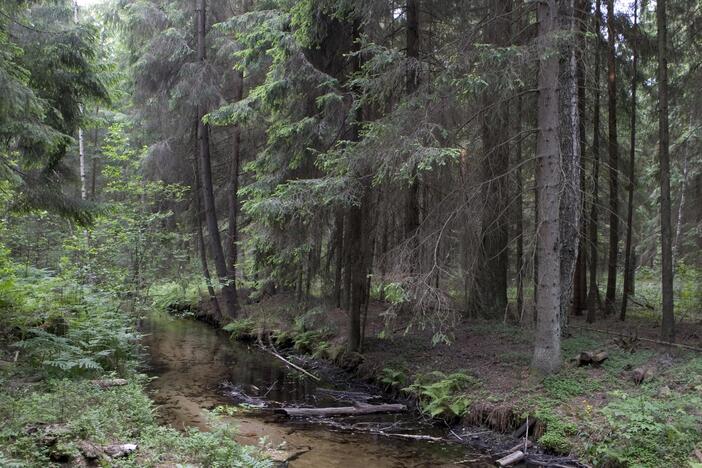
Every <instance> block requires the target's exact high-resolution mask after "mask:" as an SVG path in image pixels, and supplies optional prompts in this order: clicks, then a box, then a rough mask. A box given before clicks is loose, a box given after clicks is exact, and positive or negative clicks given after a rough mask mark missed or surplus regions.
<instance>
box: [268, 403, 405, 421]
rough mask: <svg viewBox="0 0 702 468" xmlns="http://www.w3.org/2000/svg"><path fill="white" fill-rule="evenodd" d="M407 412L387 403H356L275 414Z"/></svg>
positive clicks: (277, 411)
mask: <svg viewBox="0 0 702 468" xmlns="http://www.w3.org/2000/svg"><path fill="white" fill-rule="evenodd" d="M403 411H407V407H406V406H405V405H402V404H399V403H389V404H382V405H368V404H365V403H356V404H355V405H354V406H339V407H331V408H277V409H276V410H275V412H276V413H284V414H286V415H288V416H303V417H304V416H313V417H320V418H323V417H327V416H357V415H363V414H376V413H401V412H403Z"/></svg>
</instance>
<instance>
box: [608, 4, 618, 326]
mask: <svg viewBox="0 0 702 468" xmlns="http://www.w3.org/2000/svg"><path fill="white" fill-rule="evenodd" d="M616 37H617V36H616V33H615V30H614V0H607V42H608V54H607V94H608V97H609V99H608V109H607V110H608V115H609V116H608V119H609V135H608V141H609V143H608V148H609V258H608V260H607V292H606V294H605V313H606V314H608V315H609V314H611V313H613V312H614V301H615V299H616V294H617V255H618V254H619V183H618V179H617V177H618V175H619V145H618V143H617V68H616V56H615V53H616Z"/></svg>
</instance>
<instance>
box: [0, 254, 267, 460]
mask: <svg viewBox="0 0 702 468" xmlns="http://www.w3.org/2000/svg"><path fill="white" fill-rule="evenodd" d="M0 253H1V252H0ZM0 269H2V270H3V273H4V274H6V276H5V277H4V278H3V280H2V281H0V421H2V424H0V466H2V467H6V466H7V467H12V466H22V467H51V466H66V464H70V465H77V466H82V465H84V464H85V461H84V459H83V458H82V454H81V451H80V449H79V447H81V446H84V445H85V444H87V443H90V444H94V445H95V446H98V447H99V446H106V445H110V444H125V443H130V444H137V446H138V448H137V450H136V451H135V452H134V453H132V454H131V455H129V456H127V457H125V458H119V459H110V458H108V457H107V456H103V457H102V458H101V461H100V465H101V466H130V467H149V466H207V467H210V466H212V467H267V466H270V463H269V461H268V460H266V459H264V458H263V457H262V455H261V453H262V452H261V449H260V448H257V447H245V446H241V445H239V444H237V443H236V442H235V440H234V428H232V427H230V426H227V425H226V424H224V423H223V422H222V421H221V420H220V419H218V417H217V416H215V415H212V420H211V427H212V430H211V431H209V432H200V431H197V430H195V429H191V430H188V431H186V432H180V431H177V430H175V429H173V428H170V427H165V426H161V425H159V423H158V421H157V419H156V417H155V411H156V408H155V407H154V405H153V403H152V401H151V400H150V398H149V396H148V395H147V393H146V390H145V388H146V387H145V386H146V384H147V383H148V378H147V377H146V376H144V375H142V374H140V373H139V372H138V368H139V362H140V357H139V356H140V349H139V343H138V339H139V334H138V333H137V331H136V316H134V315H133V314H132V313H130V312H127V311H124V310H122V309H121V308H120V301H118V300H117V298H115V297H114V296H112V295H110V294H103V293H100V292H98V291H95V290H93V289H92V288H89V287H86V286H83V285H81V284H80V283H79V282H77V281H75V280H74V279H73V278H72V277H71V276H69V275H55V274H53V273H51V272H49V271H43V270H32V269H23V270H24V271H18V269H17V268H16V267H15V265H13V264H12V263H11V262H10V261H9V260H8V259H7V258H6V257H5V258H0ZM122 303H123V302H122ZM116 378H119V379H124V380H126V382H127V384H126V385H120V386H113V387H109V388H102V387H101V386H100V385H98V383H99V382H103V381H105V380H110V379H116Z"/></svg>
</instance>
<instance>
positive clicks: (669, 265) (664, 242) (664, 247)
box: [656, 0, 675, 342]
mask: <svg viewBox="0 0 702 468" xmlns="http://www.w3.org/2000/svg"><path fill="white" fill-rule="evenodd" d="M667 21H668V20H667V18H666V0H658V2H657V4H656V23H657V25H658V134H659V136H658V138H659V142H658V159H659V163H660V184H661V281H662V293H663V310H662V320H661V339H662V340H664V341H670V342H673V341H675V310H674V308H673V248H672V247H673V246H672V241H673V239H672V232H671V231H672V229H671V213H670V212H671V207H670V154H669V151H670V149H669V144H670V141H669V134H668V132H669V129H668V50H667V47H668V25H667Z"/></svg>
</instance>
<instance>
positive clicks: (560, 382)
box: [543, 368, 599, 401]
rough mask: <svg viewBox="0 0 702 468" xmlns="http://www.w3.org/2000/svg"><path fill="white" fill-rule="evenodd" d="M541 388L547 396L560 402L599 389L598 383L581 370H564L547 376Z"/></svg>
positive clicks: (585, 371)
mask: <svg viewBox="0 0 702 468" xmlns="http://www.w3.org/2000/svg"><path fill="white" fill-rule="evenodd" d="M543 386H544V389H546V391H547V392H548V394H549V396H551V397H552V398H554V399H557V400H560V401H567V400H569V399H570V398H573V397H576V396H580V395H587V394H590V393H591V392H594V391H597V390H598V389H599V384H598V382H596V381H594V380H593V379H590V378H589V377H588V373H587V370H585V369H582V368H573V369H566V370H563V371H561V372H560V373H558V374H555V375H551V376H548V377H546V378H545V379H544V381H543Z"/></svg>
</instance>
